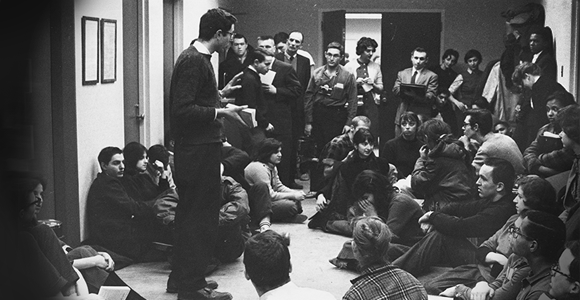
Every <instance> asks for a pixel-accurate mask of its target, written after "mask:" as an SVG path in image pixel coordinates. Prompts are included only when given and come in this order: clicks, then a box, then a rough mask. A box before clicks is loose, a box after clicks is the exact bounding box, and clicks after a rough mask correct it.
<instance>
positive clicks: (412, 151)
mask: <svg viewBox="0 0 580 300" xmlns="http://www.w3.org/2000/svg"><path fill="white" fill-rule="evenodd" d="M423 145H424V144H423V143H421V142H420V141H419V140H418V139H414V140H412V141H407V140H405V139H404V138H403V136H402V135H400V136H398V137H396V138H394V139H391V140H389V141H387V142H386V143H385V146H384V147H383V151H381V157H383V158H386V159H387V160H388V161H389V162H390V163H392V164H393V165H395V167H397V170H398V171H399V178H405V177H407V176H408V175H409V174H411V172H413V168H414V167H415V162H416V161H417V158H419V149H421V146H423Z"/></svg>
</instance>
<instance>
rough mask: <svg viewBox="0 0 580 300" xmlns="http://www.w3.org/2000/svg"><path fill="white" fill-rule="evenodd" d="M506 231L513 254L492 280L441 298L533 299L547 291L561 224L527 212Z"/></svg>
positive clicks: (560, 242)
mask: <svg viewBox="0 0 580 300" xmlns="http://www.w3.org/2000/svg"><path fill="white" fill-rule="evenodd" d="M508 232H509V234H510V247H511V249H512V251H513V253H512V254H511V255H510V257H509V258H508V261H507V263H506V265H505V266H504V268H503V270H502V271H501V273H500V274H499V275H498V276H497V278H496V279H495V280H494V281H492V282H490V283H488V282H487V281H480V282H478V283H477V284H476V285H475V287H473V288H468V287H466V286H464V285H457V286H455V287H451V288H449V289H447V290H445V291H444V292H443V293H441V295H443V296H450V297H456V298H458V299H474V300H475V299H481V300H485V299H490V298H492V299H514V298H515V299H517V300H536V299H538V298H540V297H541V296H542V295H543V294H544V293H546V292H548V291H549V290H550V280H551V279H552V281H553V276H554V272H559V270H554V269H553V268H552V267H553V266H554V263H555V262H557V260H558V256H559V254H560V252H561V249H562V247H563V246H564V240H565V238H564V236H565V233H564V232H565V230H564V224H563V223H562V222H561V221H560V220H559V219H558V218H557V217H556V216H554V215H552V214H549V213H546V212H542V211H534V210H529V211H527V212H524V213H523V214H522V215H521V216H520V217H519V218H518V219H517V220H516V222H514V223H513V224H512V225H511V226H510V227H509V229H508ZM550 269H552V276H550ZM574 299H577V298H574Z"/></svg>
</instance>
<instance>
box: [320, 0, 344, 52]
mask: <svg viewBox="0 0 580 300" xmlns="http://www.w3.org/2000/svg"><path fill="white" fill-rule="evenodd" d="M345 14H346V11H345V10H336V11H327V12H323V13H322V24H321V26H322V28H321V30H322V50H321V52H320V53H324V50H325V49H326V46H328V44H330V43H331V42H339V43H340V44H341V45H343V46H344V35H345V31H346V19H345V18H344V15H345ZM325 63H326V62H325Z"/></svg>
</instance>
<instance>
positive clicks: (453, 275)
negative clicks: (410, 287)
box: [425, 175, 557, 296]
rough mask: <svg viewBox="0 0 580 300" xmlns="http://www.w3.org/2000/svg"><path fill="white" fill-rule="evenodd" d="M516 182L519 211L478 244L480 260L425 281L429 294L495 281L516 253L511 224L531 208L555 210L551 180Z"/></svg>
mask: <svg viewBox="0 0 580 300" xmlns="http://www.w3.org/2000/svg"><path fill="white" fill-rule="evenodd" d="M517 185H518V190H517V196H516V197H515V198H514V203H515V207H516V211H517V214H515V215H513V216H511V217H510V218H509V219H508V220H507V222H506V223H505V224H504V225H503V226H502V228H500V229H499V230H498V231H497V232H496V233H495V234H494V235H492V236H491V237H490V238H489V239H487V240H486V241H485V242H483V243H482V244H481V245H479V247H478V248H477V250H476V252H475V256H476V259H477V261H478V263H477V264H468V265H462V266H459V267H456V268H453V269H451V270H449V271H446V272H444V273H443V274H441V275H439V276H437V277H435V278H433V279H430V280H429V281H427V282H425V289H426V290H427V292H428V293H429V294H430V295H438V294H439V293H441V292H442V291H444V290H445V289H447V288H449V287H452V286H454V285H457V284H463V285H465V286H474V285H475V284H476V283H477V282H478V281H483V280H485V281H487V282H490V283H491V282H493V281H494V280H495V279H496V277H497V275H498V274H499V273H500V272H501V270H502V269H503V267H504V266H505V265H506V263H507V261H508V258H509V256H510V255H511V254H512V253H513V251H512V249H511V246H510V238H509V237H510V233H509V228H510V226H512V225H513V224H514V222H515V221H516V220H517V219H518V217H519V218H520V222H521V219H523V217H522V216H523V214H524V213H525V212H526V211H528V210H537V211H544V212H548V213H552V214H556V211H557V210H556V209H555V208H556V207H557V204H556V191H555V190H554V187H553V186H552V185H551V184H550V183H549V182H548V181H546V180H545V179H543V178H540V177H538V176H536V175H528V176H525V177H522V178H520V179H518V181H517ZM525 275H527V274H525ZM522 278H523V277H522ZM507 279H508V280H509V279H510V278H507ZM520 279H521V278H520ZM504 280H505V279H504ZM512 280H513V279H512ZM516 293H517V292H516ZM514 296H515V294H514Z"/></svg>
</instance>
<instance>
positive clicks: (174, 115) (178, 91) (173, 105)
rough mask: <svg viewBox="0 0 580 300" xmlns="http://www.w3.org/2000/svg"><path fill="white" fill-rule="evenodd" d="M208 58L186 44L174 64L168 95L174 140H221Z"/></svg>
mask: <svg viewBox="0 0 580 300" xmlns="http://www.w3.org/2000/svg"><path fill="white" fill-rule="evenodd" d="M210 59H211V55H205V54H201V53H199V51H197V49H196V48H195V47H194V46H190V47H189V48H187V49H185V50H184V51H183V52H182V53H181V55H180V56H179V58H178V59H177V62H176V63H175V67H174V70H173V77H172V78H173V79H172V80H171V88H170V92H169V93H170V96H169V98H170V99H171V101H170V110H171V129H172V132H173V134H174V138H175V141H176V143H178V142H180V141H183V142H185V143H188V144H194V145H200V144H209V143H221V129H222V122H221V120H220V119H216V112H215V110H216V108H219V107H220V101H219V96H218V90H217V85H216V80H215V76H214V72H213V66H212V65H211V62H210ZM192 95H195V98H192Z"/></svg>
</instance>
